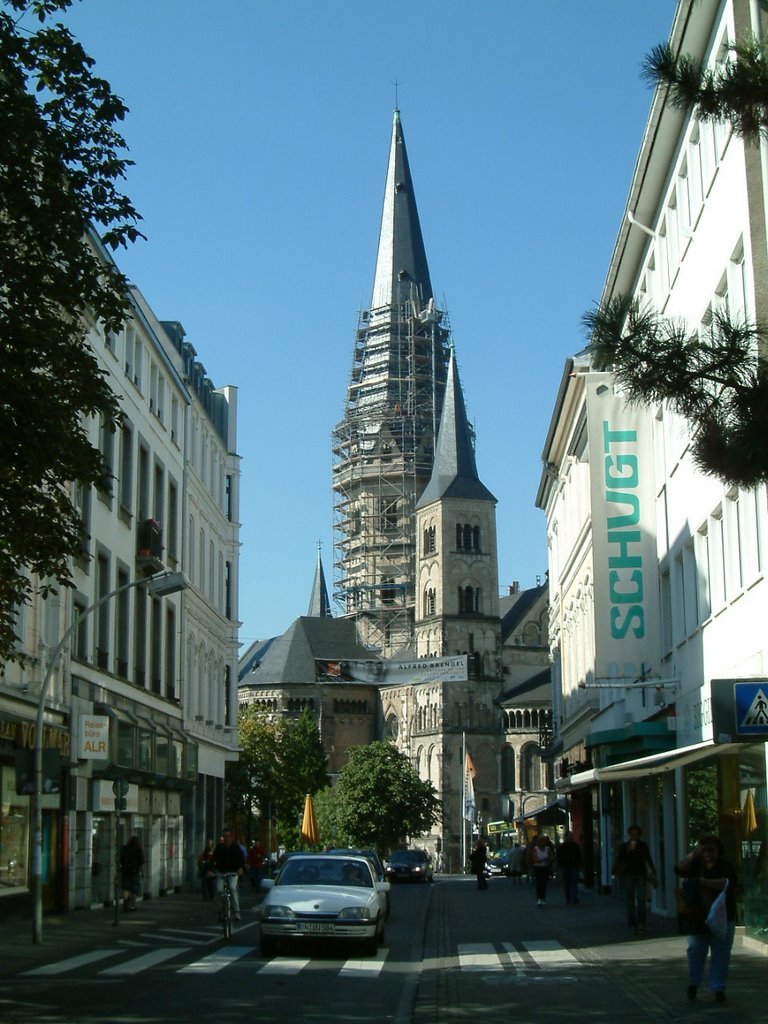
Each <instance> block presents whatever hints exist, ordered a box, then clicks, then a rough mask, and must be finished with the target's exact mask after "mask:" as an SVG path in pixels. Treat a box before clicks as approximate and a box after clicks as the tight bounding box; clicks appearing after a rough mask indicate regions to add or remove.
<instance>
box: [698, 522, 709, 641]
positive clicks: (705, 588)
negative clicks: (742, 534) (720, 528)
mask: <svg viewBox="0 0 768 1024" xmlns="http://www.w3.org/2000/svg"><path fill="white" fill-rule="evenodd" d="M695 545H696V577H697V589H698V600H699V615H700V617H701V621H702V622H706V620H707V619H708V618H709V616H710V615H711V614H712V596H711V594H710V592H709V576H710V568H709V537H708V533H707V524H706V523H705V524H704V525H703V526H702V528H701V529H700V530H699V532H698V533H697V534H696V538H695Z"/></svg>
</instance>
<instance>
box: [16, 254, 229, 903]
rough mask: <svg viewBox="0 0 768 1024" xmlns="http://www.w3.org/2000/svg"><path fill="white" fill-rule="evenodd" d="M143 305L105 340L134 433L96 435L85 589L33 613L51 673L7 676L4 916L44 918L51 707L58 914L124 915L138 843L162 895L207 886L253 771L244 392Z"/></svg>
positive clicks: (54, 597) (85, 492) (50, 872)
mask: <svg viewBox="0 0 768 1024" xmlns="http://www.w3.org/2000/svg"><path fill="white" fill-rule="evenodd" d="M104 259H109V256H108V255H107V254H106V253H104ZM129 298H130V302H131V317H130V319H129V320H128V321H127V323H126V324H125V326H124V328H123V329H122V330H121V332H120V333H119V334H117V335H116V334H110V333H105V332H104V331H103V330H102V328H101V326H100V325H99V324H97V323H94V322H88V324H87V328H88V334H87V342H86V343H87V344H89V345H90V346H91V348H92V350H93V352H94V353H95V355H96V357H97V359H98V361H99V363H100V365H101V366H102V368H103V369H104V371H105V373H106V374H107V377H108V379H109V381H110V384H111V386H112V388H113V390H114V391H115V393H116V394H117V395H118V396H119V398H120V406H121V411H122V421H121V424H120V426H119V429H118V430H117V431H116V432H115V433H112V432H110V431H109V430H108V429H106V427H105V426H104V425H103V424H101V423H99V422H98V421H96V420H93V421H91V422H89V423H88V424H87V427H88V431H89V435H90V438H91V441H92V443H93V444H94V445H96V446H98V447H99V448H100V450H101V453H102V455H103V457H104V460H105V463H106V466H107V468H108V474H107V476H106V478H105V480H104V484H103V486H102V487H101V488H99V489H96V488H83V487H79V486H78V487H75V488H74V489H73V498H74V500H75V502H76V504H77V507H78V508H79V510H80V513H81V517H82V523H83V536H82V548H81V550H80V552H79V554H78V556H77V557H76V558H75V559H74V560H73V564H72V581H73V586H72V587H71V588H65V587H61V588H57V590H56V591H55V592H53V593H52V594H50V595H49V596H48V597H47V598H45V599H42V598H41V597H40V595H39V594H38V595H36V596H35V598H34V601H33V602H32V604H31V605H29V606H26V607H24V608H22V609H20V612H19V617H18V620H17V633H18V637H19V645H20V648H21V649H22V650H23V651H24V652H25V653H26V654H28V655H30V656H31V657H32V659H33V662H32V663H31V665H30V666H29V667H26V668H22V667H20V666H19V665H16V664H9V665H6V666H5V667H4V673H3V676H2V680H0V693H1V694H2V710H1V711H0V731H1V734H2V735H1V738H0V771H1V772H2V818H1V819H0V850H2V856H0V863H2V869H0V870H2V872H3V874H2V876H0V915H4V914H5V913H6V912H15V911H19V910H21V911H23V910H24V908H25V907H27V906H28V901H29V885H30V872H31V863H30V858H31V853H32V838H33V837H32V836H31V805H32V789H33V786H32V784H31V781H30V777H29V775H28V765H29V758H30V756H31V751H32V749H33V748H34V745H35V719H36V715H37V712H38V708H39V707H40V706H41V702H42V706H43V722H44V733H43V741H42V742H43V764H44V778H43V787H42V789H43V795H42V805H43V835H42V883H43V901H44V906H45V908H46V909H59V910H61V909H73V908H78V907H89V906H91V905H94V904H101V903H108V902H110V901H111V900H112V898H113V896H114V885H115V882H114V879H115V864H116V857H117V851H118V849H119V847H120V846H121V845H122V843H124V842H125V840H126V839H127V837H128V836H129V835H134V834H135V835H137V836H138V837H139V840H140V842H141V844H142V846H143V848H144V854H145V858H146V865H145V874H144V890H145V895H147V896H157V895H158V894H160V893H164V892H169V891H173V890H174V889H176V888H177V887H179V886H181V885H182V884H184V883H185V882H187V881H188V880H189V879H190V878H192V877H194V867H193V865H194V861H195V857H196V855H197V853H199V849H201V848H202V845H203V843H204V840H205V838H207V836H208V835H212V834H215V833H216V832H217V831H218V829H220V827H221V823H222V817H223V776H224V765H225V764H226V762H227V761H228V760H231V759H232V758H234V757H236V751H237V733H236V726H235V715H236V687H235V682H234V681H235V679H236V667H237V628H238V622H237V559H238V529H239V524H238V516H239V512H238V491H239V486H238V481H239V472H240V469H239V459H238V456H237V454H236V444H237V437H236V417H237V406H236V392H235V390H234V389H232V388H225V389H215V388H214V387H213V385H212V384H211V382H210V380H208V378H207V376H206V374H205V370H204V367H203V366H202V364H200V363H199V362H198V361H197V359H196V358H195V352H194V349H193V348H192V346H191V345H189V344H188V343H186V342H185V341H184V338H183V330H182V329H181V327H180V325H178V324H167V323H166V324H164V323H161V322H159V321H158V320H157V319H156V317H155V316H154V314H153V313H152V311H151V309H150V308H149V306H148V304H147V303H146V301H145V300H144V298H143V296H142V295H141V294H140V293H139V291H138V290H137V289H135V288H133V289H131V291H130V294H129ZM168 573H180V574H183V579H184V580H185V581H186V582H188V584H189V585H188V586H187V587H186V589H183V590H179V591H177V592H173V593H169V594H167V595H164V594H163V593H162V591H157V590H153V587H152V586H148V585H145V582H146V580H147V579H149V578H150V577H157V576H164V575H165V574H168ZM94 605H97V607H95V608H94ZM75 623H77V624H76V625H75ZM70 629H71V630H72V631H71V637H69V638H68V636H67V634H68V631H69V630H70ZM65 641H66V642H65ZM62 642H64V646H63V648H61V650H59V646H60V644H61V643H62ZM46 673H48V676H49V686H48V690H47V693H46V694H45V695H43V696H41V694H42V683H43V678H44V676H45V675H46ZM116 801H121V803H117V802H116Z"/></svg>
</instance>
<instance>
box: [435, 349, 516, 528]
mask: <svg viewBox="0 0 768 1024" xmlns="http://www.w3.org/2000/svg"><path fill="white" fill-rule="evenodd" d="M438 498H477V499H480V500H481V501H493V502H495V501H496V498H495V497H494V496H493V495H492V494H491V492H490V491H489V490H488V488H487V487H486V486H485V484H482V483H481V482H480V478H479V477H478V475H477V465H476V464H475V451H474V448H473V446H472V432H471V430H470V427H469V422H468V420H467V411H466V408H465V406H464V395H463V394H462V391H461V383H460V382H459V371H458V369H457V367H456V356H455V353H454V350H453V348H451V358H450V362H449V364H448V380H447V382H446V385H445V398H444V399H443V412H442V415H441V417H440V429H439V431H438V435H437V448H436V450H435V462H434V466H433V468H432V476H431V478H430V481H429V483H428V484H427V486H426V487H425V489H424V492H423V494H422V495H421V497H420V498H419V500H418V502H417V504H416V508H424V506H425V505H429V504H431V502H433V501H437V500H438Z"/></svg>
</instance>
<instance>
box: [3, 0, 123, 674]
mask: <svg viewBox="0 0 768 1024" xmlns="http://www.w3.org/2000/svg"><path fill="white" fill-rule="evenodd" d="M0 4H1V6H0V224H1V225H2V230H0V280H2V282H3V286H2V289H0V436H1V437H2V438H3V444H2V450H1V451H0V524H2V525H0V661H6V660H14V659H15V660H24V659H23V657H22V655H21V654H20V652H18V651H17V650H16V649H15V648H16V640H15V637H14V624H15V621H16V618H17V615H18V609H19V606H21V605H22V604H24V603H27V602H29V600H30V599H31V596H32V593H33V583H32V580H31V578H30V577H35V578H38V579H40V580H42V585H41V590H42V592H43V594H45V593H46V592H47V589H48V588H50V586H51V585H55V584H56V583H58V584H65V585H66V584H67V583H68V581H69V580H70V563H69V560H70V558H71V556H72V555H74V554H76V553H77V552H78V551H79V550H80V548H81V541H82V523H81V520H80V516H79V514H78V511H77V509H76V507H75V505H74V504H73V502H72V500H71V496H70V487H71V485H72V484H73V483H75V482H77V483H80V484H83V485H85V486H91V485H96V486H99V487H102V488H109V486H110V483H109V481H108V479H106V478H105V464H104V460H103V459H102V457H101V455H100V453H99V451H98V449H97V448H95V447H94V446H93V445H92V444H91V442H90V440H89V437H88V419H89V417H99V418H100V421H101V423H102V424H103V429H104V430H114V429H115V426H116V424H117V423H118V422H119V415H120V413H119V406H118V402H117V399H116V398H115V396H114V395H113V393H112V392H111V390H110V387H109V384H108V382H107V380H106V376H105V374H104V372H103V371H102V370H101V369H100V367H99V365H98V362H97V360H96V358H95V356H94V354H93V352H92V351H91V350H90V348H89V347H88V345H87V343H86V330H87V328H86V318H90V319H91V321H92V322H93V323H94V324H96V325H100V326H101V328H102V329H103V330H109V331H117V330H118V329H119V328H120V326H121V324H122V322H123V321H124V319H125V318H126V315H127V312H128V308H129V307H128V299H127V292H126V281H125V278H124V277H123V275H122V274H120V273H119V272H118V270H117V269H116V267H115V266H114V264H113V263H112V262H111V261H110V259H109V258H108V256H107V255H106V250H105V249H104V248H103V247H102V244H101V243H102V242H104V243H106V244H107V245H108V246H110V247H112V248H115V247H117V246H120V245H126V244H127V243H128V242H130V241H133V240H135V239H136V238H137V237H138V236H139V234H140V233H139V231H138V229H137V227H136V222H137V221H138V219H139V217H138V214H137V213H136V211H135V210H134V208H133V206H132V205H131V203H130V201H129V200H128V199H127V198H126V197H125V196H124V195H122V194H121V193H120V191H119V190H118V188H117V182H119V180H120V179H121V178H123V177H124V176H125V169H126V167H127V166H128V164H129V161H128V160H127V159H125V158H124V157H123V156H121V153H122V152H123V150H124V148H125V143H124V140H123V138H122V137H121V135H120V134H119V133H118V132H117V130H116V128H115V124H116V123H117V122H119V121H122V120H123V118H124V117H125V114H126V112H127V108H126V107H125V105H124V104H123V103H122V101H121V100H120V99H118V98H117V97H116V96H114V95H113V94H112V91H111V89H110V87H109V85H108V83H107V82H105V81H103V80H102V79H100V78H97V77H96V76H94V75H93V74H92V71H91V69H92V67H93V63H94V62H93V60H92V59H91V58H90V57H89V56H88V55H87V54H86V53H85V51H84V50H83V49H82V47H81V46H80V45H79V44H78V43H77V42H76V41H75V39H74V38H73V37H72V35H71V33H70V32H69V31H68V30H67V29H66V28H65V27H64V26H63V25H61V24H59V23H54V24H51V23H50V18H51V16H53V15H54V14H56V13H57V12H63V11H65V10H66V9H67V8H68V7H69V6H70V5H71V0H0ZM30 16H31V17H34V18H36V19H37V23H38V24H37V25H34V24H33V25H31V26H28V25H22V21H23V19H24V18H25V17H26V18H27V19H29V17H30ZM99 229H103V231H104V234H103V237H102V239H101V240H99V238H98V236H97V234H96V232H97V230H99Z"/></svg>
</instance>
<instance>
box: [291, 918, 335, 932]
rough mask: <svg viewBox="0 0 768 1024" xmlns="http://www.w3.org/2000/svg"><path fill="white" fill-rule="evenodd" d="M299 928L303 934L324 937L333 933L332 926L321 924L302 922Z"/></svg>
mask: <svg viewBox="0 0 768 1024" xmlns="http://www.w3.org/2000/svg"><path fill="white" fill-rule="evenodd" d="M298 928H299V930H300V931H302V932H309V933H311V934H312V935H323V934H326V935H327V934H328V932H332V931H333V925H332V924H321V923H319V922H312V921H302V922H300V924H299V925H298Z"/></svg>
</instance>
